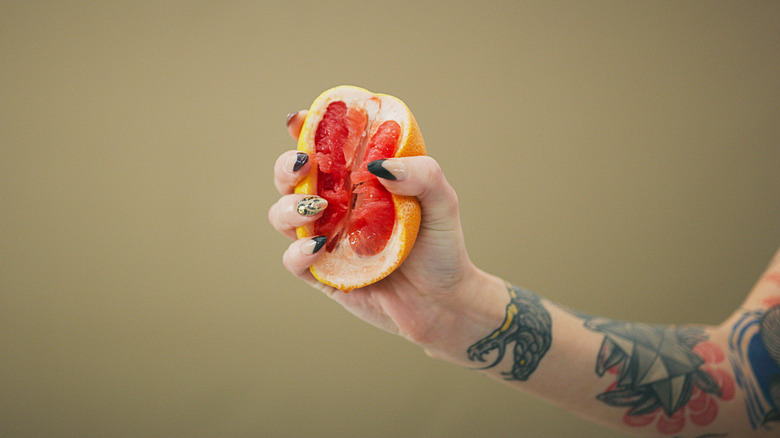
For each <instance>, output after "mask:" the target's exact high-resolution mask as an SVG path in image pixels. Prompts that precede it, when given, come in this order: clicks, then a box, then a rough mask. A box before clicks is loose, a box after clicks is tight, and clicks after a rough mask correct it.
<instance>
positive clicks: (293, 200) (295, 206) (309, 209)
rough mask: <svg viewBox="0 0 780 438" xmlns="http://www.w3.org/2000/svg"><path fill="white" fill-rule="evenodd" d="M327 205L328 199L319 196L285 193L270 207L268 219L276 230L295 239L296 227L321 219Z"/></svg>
mask: <svg viewBox="0 0 780 438" xmlns="http://www.w3.org/2000/svg"><path fill="white" fill-rule="evenodd" d="M327 206H328V201H326V200H325V199H323V198H320V197H319V196H311V195H285V196H282V197H281V198H279V200H278V201H276V203H275V204H274V205H272V206H271V208H269V209H268V221H269V222H271V225H272V226H273V227H274V228H275V229H276V231H279V232H280V233H282V234H284V235H285V236H288V237H290V238H292V239H295V238H296V235H295V228H296V227H301V226H304V225H307V224H310V223H312V222H314V221H315V220H317V219H319V218H320V217H321V216H322V212H323V211H324V210H325V208H326V207H327Z"/></svg>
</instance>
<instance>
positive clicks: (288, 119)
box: [284, 111, 298, 126]
mask: <svg viewBox="0 0 780 438" xmlns="http://www.w3.org/2000/svg"><path fill="white" fill-rule="evenodd" d="M296 114H298V111H295V112H293V113H290V114H287V120H285V121H284V124H285V125H287V126H290V121H291V120H292V119H293V117H295V115H296Z"/></svg>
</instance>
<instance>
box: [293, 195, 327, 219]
mask: <svg viewBox="0 0 780 438" xmlns="http://www.w3.org/2000/svg"><path fill="white" fill-rule="evenodd" d="M327 206H328V201H327V200H326V199H325V198H320V197H319V196H307V197H305V198H303V199H301V200H300V201H298V204H296V206H295V210H296V211H297V212H298V214H300V215H302V216H314V215H315V214H317V213H319V212H321V211H322V210H325V207H327Z"/></svg>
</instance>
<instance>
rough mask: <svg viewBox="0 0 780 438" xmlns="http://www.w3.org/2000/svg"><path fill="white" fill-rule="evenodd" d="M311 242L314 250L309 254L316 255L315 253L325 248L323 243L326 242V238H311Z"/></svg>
mask: <svg viewBox="0 0 780 438" xmlns="http://www.w3.org/2000/svg"><path fill="white" fill-rule="evenodd" d="M311 240H313V241H314V249H313V250H312V252H311V253H312V254H316V253H317V251H319V250H321V249H322V247H323V246H325V242H327V241H328V238H327V237H325V236H317V237H312V239H311Z"/></svg>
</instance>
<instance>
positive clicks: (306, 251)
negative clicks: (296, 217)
mask: <svg viewBox="0 0 780 438" xmlns="http://www.w3.org/2000/svg"><path fill="white" fill-rule="evenodd" d="M325 243H326V239H325V236H317V237H307V238H303V239H298V240H296V241H295V242H293V243H291V244H290V246H288V247H287V250H286V251H284V255H282V264H283V265H284V267H285V269H287V270H288V271H290V272H291V273H292V274H293V275H295V276H296V277H299V278H303V279H304V280H306V281H307V282H310V281H311V280H312V279H313V278H314V277H313V276H311V273H310V272H309V266H311V265H312V264H313V263H314V262H315V261H316V260H317V258H319V256H320V254H321V252H320V250H321V249H322V248H323V247H324V246H325Z"/></svg>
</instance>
